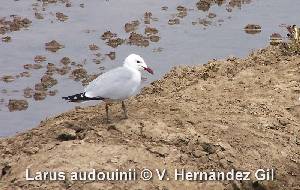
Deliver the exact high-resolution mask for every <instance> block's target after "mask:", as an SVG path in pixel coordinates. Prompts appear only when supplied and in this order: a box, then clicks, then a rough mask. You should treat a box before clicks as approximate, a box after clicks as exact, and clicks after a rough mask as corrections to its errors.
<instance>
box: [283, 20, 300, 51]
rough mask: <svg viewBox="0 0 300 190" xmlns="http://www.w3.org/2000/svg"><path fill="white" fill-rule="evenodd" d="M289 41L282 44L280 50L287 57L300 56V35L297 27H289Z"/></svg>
mask: <svg viewBox="0 0 300 190" xmlns="http://www.w3.org/2000/svg"><path fill="white" fill-rule="evenodd" d="M287 30H288V32H289V33H288V34H287V36H288V37H289V41H288V42H285V43H282V44H281V45H280V48H281V50H282V52H283V53H284V54H285V55H300V33H299V28H298V27H297V26H296V25H293V26H288V27H287Z"/></svg>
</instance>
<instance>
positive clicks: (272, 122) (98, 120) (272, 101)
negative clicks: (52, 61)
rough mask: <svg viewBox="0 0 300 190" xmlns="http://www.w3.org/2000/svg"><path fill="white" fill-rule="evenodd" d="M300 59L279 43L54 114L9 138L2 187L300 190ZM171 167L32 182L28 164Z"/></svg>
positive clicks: (0, 146)
mask: <svg viewBox="0 0 300 190" xmlns="http://www.w3.org/2000/svg"><path fill="white" fill-rule="evenodd" d="M299 98H300V56H299V55H287V54H286V53H283V52H282V51H281V50H280V49H279V48H278V47H268V48H266V49H262V50H258V51H256V52H253V53H251V54H250V55H249V56H248V57H246V58H244V59H237V58H234V57H230V58H228V59H227V60H220V61H219V60H217V61H211V62H209V63H207V64H205V65H199V66H195V67H180V68H175V69H173V70H172V71H171V72H170V73H168V74H167V75H166V76H165V77H164V78H163V79H161V80H158V81H156V82H154V83H153V84H151V85H150V86H149V87H147V88H145V89H143V91H142V92H141V93H140V95H138V96H137V97H134V98H131V99H130V100H128V101H127V105H128V109H129V119H127V120H123V119H122V112H121V110H120V106H121V105H119V104H116V105H113V106H112V107H111V108H112V109H111V114H112V115H113V123H111V124H106V123H105V120H104V118H105V117H104V116H105V111H104V106H103V105H99V106H93V107H88V108H80V107H78V108H77V109H75V110H71V111H70V112H67V113H64V114H61V115H59V116H57V117H55V118H50V119H47V120H45V121H43V122H41V124H40V125H39V126H38V127H36V128H34V129H32V130H30V131H27V132H25V133H23V134H19V135H17V136H15V137H10V138H5V139H1V140H0V155H1V160H0V171H1V172H0V187H1V188H0V189H74V190H75V189H89V190H90V189H160V190H162V189H206V190H212V189H214V190H219V189H228V190H237V189H247V190H251V189H255V190H263V189H289V190H290V189H294V190H296V189H300V135H299V134H300V131H299V130H300V99H299ZM144 167H147V168H149V169H153V170H154V169H156V168H161V169H163V168H166V169H167V170H168V172H169V173H170V174H169V173H168V174H169V176H170V178H171V179H170V180H169V181H167V180H165V181H159V180H158V178H157V177H155V178H154V179H153V180H150V181H146V182H144V181H142V180H137V181H133V182H91V181H89V182H78V181H71V180H64V181H47V180H46V181H43V182H38V181H35V182H32V181H26V180H25V170H26V168H30V170H31V172H32V173H34V172H37V171H65V172H71V171H89V170H91V169H96V170H106V171H114V170H115V169H117V168H118V169H120V170H128V169H129V168H135V169H136V170H138V171H140V170H141V169H143V168H144ZM176 168H177V169H181V168H185V169H190V170H191V171H211V169H215V170H219V171H226V170H230V169H235V170H242V171H245V170H246V171H252V172H254V171H256V170H257V169H259V168H274V169H276V179H275V180H274V181H259V182H258V181H256V180H255V179H254V176H251V177H252V179H251V180H250V181H217V182H205V181H196V182H191V181H175V180H174V179H172V177H173V176H172V171H173V170H174V169H176Z"/></svg>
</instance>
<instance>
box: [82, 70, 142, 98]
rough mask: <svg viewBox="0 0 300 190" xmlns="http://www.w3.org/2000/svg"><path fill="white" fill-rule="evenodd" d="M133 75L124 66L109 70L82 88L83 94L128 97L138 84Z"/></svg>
mask: <svg viewBox="0 0 300 190" xmlns="http://www.w3.org/2000/svg"><path fill="white" fill-rule="evenodd" d="M133 75H134V73H132V72H131V71H130V70H128V69H126V68H124V67H118V68H116V69H113V70H110V71H108V72H106V73H104V74H102V75H100V76H99V77H97V78H96V79H95V80H93V81H92V82H91V83H90V84H89V85H88V86H87V87H86V88H85V89H84V91H85V95H86V96H87V97H102V98H108V99H125V98H128V97H129V96H131V95H132V93H133V91H135V90H136V89H137V88H138V86H139V82H138V81H136V80H134V76H133Z"/></svg>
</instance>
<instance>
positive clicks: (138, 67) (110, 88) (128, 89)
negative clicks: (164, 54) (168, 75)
mask: <svg viewBox="0 0 300 190" xmlns="http://www.w3.org/2000/svg"><path fill="white" fill-rule="evenodd" d="M142 70H146V71H148V72H149V73H151V74H153V71H152V69H150V68H149V67H148V66H147V65H146V63H145V61H144V59H143V58H142V57H141V56H139V55H136V54H130V55H129V56H128V57H127V58H126V59H125V61H124V64H123V66H121V67H117V68H115V69H112V70H110V71H108V72H106V73H103V74H102V75H100V76H98V77H97V78H96V79H95V80H93V81H92V82H90V83H89V84H88V85H87V86H86V87H85V89H84V92H83V93H79V94H75V95H72V96H67V97H62V98H63V99H65V100H68V101H70V102H82V101H89V100H102V101H104V102H105V110H106V119H107V121H109V116H108V105H109V103H110V102H113V101H122V109H123V112H124V117H125V118H128V115H127V110H126V107H125V104H124V100H125V99H127V98H129V97H130V96H132V95H134V94H135V92H136V91H137V90H138V87H139V85H140V84H141V76H142V74H141V71H142Z"/></svg>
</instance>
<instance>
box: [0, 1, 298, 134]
mask: <svg viewBox="0 0 300 190" xmlns="http://www.w3.org/2000/svg"><path fill="white" fill-rule="evenodd" d="M36 2H37V1H35V0H31V1H30V0H26V1H25V0H20V1H4V2H1V5H0V17H8V16H9V15H12V14H16V15H19V16H22V17H26V18H29V19H30V20H32V24H31V26H30V27H29V28H27V29H21V31H16V32H12V33H7V34H5V35H0V37H3V36H7V35H8V36H11V37H12V41H11V42H9V43H4V42H0V68H1V69H0V77H2V76H4V75H16V74H18V73H20V72H23V71H25V70H24V68H23V65H24V64H29V63H30V64H33V63H34V57H35V56H36V55H43V56H45V57H47V61H46V62H44V63H42V64H44V65H45V66H46V64H47V63H48V62H50V63H54V64H56V65H59V60H60V59H61V58H62V57H65V56H67V57H70V58H71V60H72V61H75V62H76V63H83V62H84V60H86V61H85V62H86V64H84V68H85V69H87V71H88V72H89V73H90V74H96V73H101V72H102V70H101V69H100V68H99V67H102V66H104V68H105V69H110V68H113V67H116V66H119V65H121V64H122V61H123V59H124V58H125V57H126V56H127V55H128V54H130V53H133V52H134V53H137V54H140V55H142V57H144V59H145V61H146V62H147V64H148V66H150V67H152V68H153V69H154V70H155V75H154V76H150V75H148V74H147V73H145V74H144V76H145V77H147V81H146V82H145V83H144V85H147V84H148V83H149V82H151V81H153V80H156V79H159V78H160V77H161V76H162V75H163V74H165V73H166V72H168V71H169V70H170V69H171V68H172V67H173V66H176V65H196V64H203V63H206V62H207V61H208V60H211V59H214V58H216V59H221V58H226V57H228V56H229V55H234V56H238V57H243V56H246V55H247V54H248V53H249V52H250V51H251V50H253V49H256V48H262V47H265V46H266V45H267V44H268V43H269V36H270V35H271V34H272V33H274V32H278V33H281V34H282V36H285V33H286V31H285V29H284V28H282V27H279V25H280V24H298V25H299V24H300V23H299V20H298V19H299V18H300V11H299V10H298V8H299V7H300V1H298V0H286V1H282V0H268V1H265V0H253V1H251V3H245V4H242V6H241V7H240V8H239V7H234V8H233V9H232V12H227V11H226V8H227V6H226V5H222V6H218V5H214V6H212V7H211V8H210V9H209V11H207V12H203V11H200V10H198V9H197V7H196V2H197V1H179V0H176V1H175V0H172V1H171V0H166V1H152V0H145V1H139V0H131V1H127V0H119V1H112V0H111V1H106V0H103V1H100V0H86V1H74V3H73V2H72V6H71V7H69V8H67V7H65V5H64V4H62V3H56V4H49V5H46V6H45V11H39V12H41V13H42V14H43V15H44V19H42V20H38V19H36V18H35V17H34V11H33V10H32V9H33V7H34V6H33V5H32V4H33V3H36ZM81 3H84V7H83V8H82V7H81V6H80V4H81ZM178 5H182V6H184V7H186V8H188V9H189V10H188V11H187V16H186V17H184V18H183V19H180V24H178V25H169V24H168V20H169V19H171V18H173V17H174V15H175V14H176V13H177V10H176V7H177V6H178ZM163 6H167V7H168V9H167V10H162V9H161V7H163ZM38 9H39V10H41V3H39V6H38ZM56 12H62V13H64V14H66V15H67V16H68V17H69V18H68V20H67V21H65V22H61V21H58V20H57V19H56V17H55V13H56ZM145 12H151V13H152V15H153V17H155V18H157V19H158V20H157V21H151V24H150V25H149V26H151V27H156V28H157V29H158V30H159V36H160V37H161V38H160V40H159V42H157V43H150V46H148V47H146V48H144V47H137V46H130V45H121V46H118V47H117V48H111V47H109V46H107V45H106V44H105V42H104V41H103V40H101V38H100V36H101V35H102V33H103V32H105V31H107V30H111V31H112V32H115V33H117V34H118V37H121V38H126V37H128V36H129V34H127V33H126V32H125V31H124V24H125V23H126V22H129V21H133V20H139V21H140V22H141V23H142V24H141V25H140V26H139V28H138V30H137V31H138V32H140V33H143V30H144V28H145V25H144V24H143V18H144V13H145ZM209 12H212V13H215V14H216V15H217V17H216V18H213V19H208V20H211V21H212V24H211V25H209V26H207V27H204V26H202V25H200V24H196V25H193V24H192V22H196V21H198V19H199V18H205V17H206V15H208V13H209ZM219 19H223V20H224V22H218V20H219ZM249 23H254V24H259V25H261V26H262V32H260V33H258V34H255V35H250V34H246V33H245V32H244V31H243V28H244V26H246V25H247V24H249ZM87 30H89V32H87ZM51 40H57V41H58V42H59V43H61V44H63V45H65V48H63V49H60V50H58V51H57V52H56V53H52V52H49V51H46V50H45V43H46V42H49V41H51ZM93 43H94V44H96V45H97V46H99V48H100V50H99V51H96V52H100V53H101V54H106V53H109V52H110V51H115V52H116V59H115V60H114V61H111V60H110V59H109V58H107V57H106V58H105V60H103V61H102V62H101V64H99V65H97V64H95V63H94V62H93V61H92V60H93V59H95V58H97V57H96V56H95V55H94V54H95V52H93V51H91V50H89V45H90V44H93ZM158 48H160V51H157V49H158ZM45 70H46V69H45V68H43V69H40V70H29V72H30V73H31V77H29V78H26V77H24V78H20V79H16V80H15V81H14V82H10V83H5V82H3V81H0V99H4V102H3V103H1V102H0V121H1V123H0V136H9V135H13V134H15V133H17V132H22V131H24V130H26V129H28V128H32V127H35V126H37V125H38V124H39V122H40V121H41V120H44V119H45V118H47V117H52V116H54V115H57V114H59V113H62V112H64V111H67V110H70V109H72V108H74V107H75V106H77V105H79V106H88V105H92V104H96V103H97V102H91V103H88V104H73V103H67V102H65V101H63V100H62V99H61V96H65V95H71V94H73V93H77V92H79V91H81V90H82V84H81V82H75V81H73V80H72V79H70V78H69V77H68V75H65V76H60V75H54V78H56V79H57V80H58V84H57V85H55V86H54V87H52V88H51V89H53V90H54V89H56V90H58V94H57V95H56V96H53V97H51V96H47V98H46V99H45V100H43V101H35V100H34V99H32V98H29V99H27V101H28V102H29V107H28V109H26V110H25V111H16V112H9V110H8V108H7V106H6V105H7V104H8V101H9V99H25V98H24V97H23V89H24V88H26V87H31V88H34V85H35V84H36V83H38V82H39V80H40V78H41V76H42V75H43V74H44V72H45ZM3 89H6V90H7V92H6V93H3ZM16 90H17V92H15V91H16Z"/></svg>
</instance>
